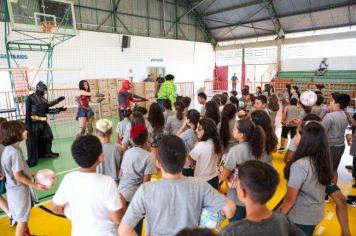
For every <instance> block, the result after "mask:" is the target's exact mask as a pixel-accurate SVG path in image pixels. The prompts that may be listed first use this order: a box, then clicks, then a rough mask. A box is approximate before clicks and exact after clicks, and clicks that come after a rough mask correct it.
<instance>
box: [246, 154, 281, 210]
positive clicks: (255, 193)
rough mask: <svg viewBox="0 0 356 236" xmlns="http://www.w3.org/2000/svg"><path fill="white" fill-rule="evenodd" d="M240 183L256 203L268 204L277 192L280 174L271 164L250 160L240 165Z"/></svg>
mask: <svg viewBox="0 0 356 236" xmlns="http://www.w3.org/2000/svg"><path fill="white" fill-rule="evenodd" d="M239 181H240V186H241V188H243V189H246V191H247V193H248V195H249V196H250V198H251V200H252V201H253V202H254V203H258V204H266V203H267V202H268V201H269V200H270V199H271V198H272V197H273V195H274V193H275V192H276V189H277V186H278V183H279V174H278V172H277V171H276V169H275V168H273V166H271V165H270V164H267V163H264V162H262V161H256V160H250V161H246V162H244V163H242V164H241V165H240V167H239Z"/></svg>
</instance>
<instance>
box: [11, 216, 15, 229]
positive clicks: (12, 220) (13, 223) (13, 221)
mask: <svg viewBox="0 0 356 236" xmlns="http://www.w3.org/2000/svg"><path fill="white" fill-rule="evenodd" d="M16 224H17V221H16V220H14V219H13V218H12V216H10V227H11V228H12V227H14V226H15V225H16Z"/></svg>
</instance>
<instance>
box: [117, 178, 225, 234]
mask: <svg viewBox="0 0 356 236" xmlns="http://www.w3.org/2000/svg"><path fill="white" fill-rule="evenodd" d="M226 203H227V198H226V197H224V196H223V195H222V194H220V193H219V192H218V191H216V190H215V189H214V188H213V187H211V186H210V185H209V184H208V183H206V182H205V181H204V180H201V179H198V178H193V177H182V178H180V179H164V178H163V179H161V180H159V181H153V182H149V183H145V184H143V185H141V186H140V188H139V189H138V190H137V192H136V194H135V196H134V197H133V199H132V201H131V203H130V205H129V207H128V209H127V211H126V213H125V215H124V218H123V219H122V222H124V223H126V224H128V225H130V226H131V227H132V228H134V227H135V226H136V225H137V223H138V222H139V221H140V220H141V219H142V218H143V217H144V216H146V220H147V224H146V235H157V236H159V235H167V236H168V235H175V234H176V233H177V232H179V231H180V230H182V229H184V228H197V227H198V225H199V218H200V214H201V211H202V209H206V210H208V211H210V212H218V211H220V210H222V208H223V207H224V206H225V205H226Z"/></svg>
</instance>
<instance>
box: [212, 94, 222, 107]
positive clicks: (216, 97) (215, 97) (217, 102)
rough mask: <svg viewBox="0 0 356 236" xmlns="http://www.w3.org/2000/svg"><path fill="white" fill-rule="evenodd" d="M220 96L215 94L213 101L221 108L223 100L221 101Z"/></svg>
mask: <svg viewBox="0 0 356 236" xmlns="http://www.w3.org/2000/svg"><path fill="white" fill-rule="evenodd" d="M220 96H221V95H220V94H215V95H214V96H213V97H212V98H211V101H213V102H216V104H218V107H219V106H221V100H220Z"/></svg>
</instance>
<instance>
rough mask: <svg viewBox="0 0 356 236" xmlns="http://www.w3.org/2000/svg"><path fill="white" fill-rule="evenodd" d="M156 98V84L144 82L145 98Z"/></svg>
mask: <svg viewBox="0 0 356 236" xmlns="http://www.w3.org/2000/svg"><path fill="white" fill-rule="evenodd" d="M155 97H156V83H155V82H146V83H145V98H155Z"/></svg>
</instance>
